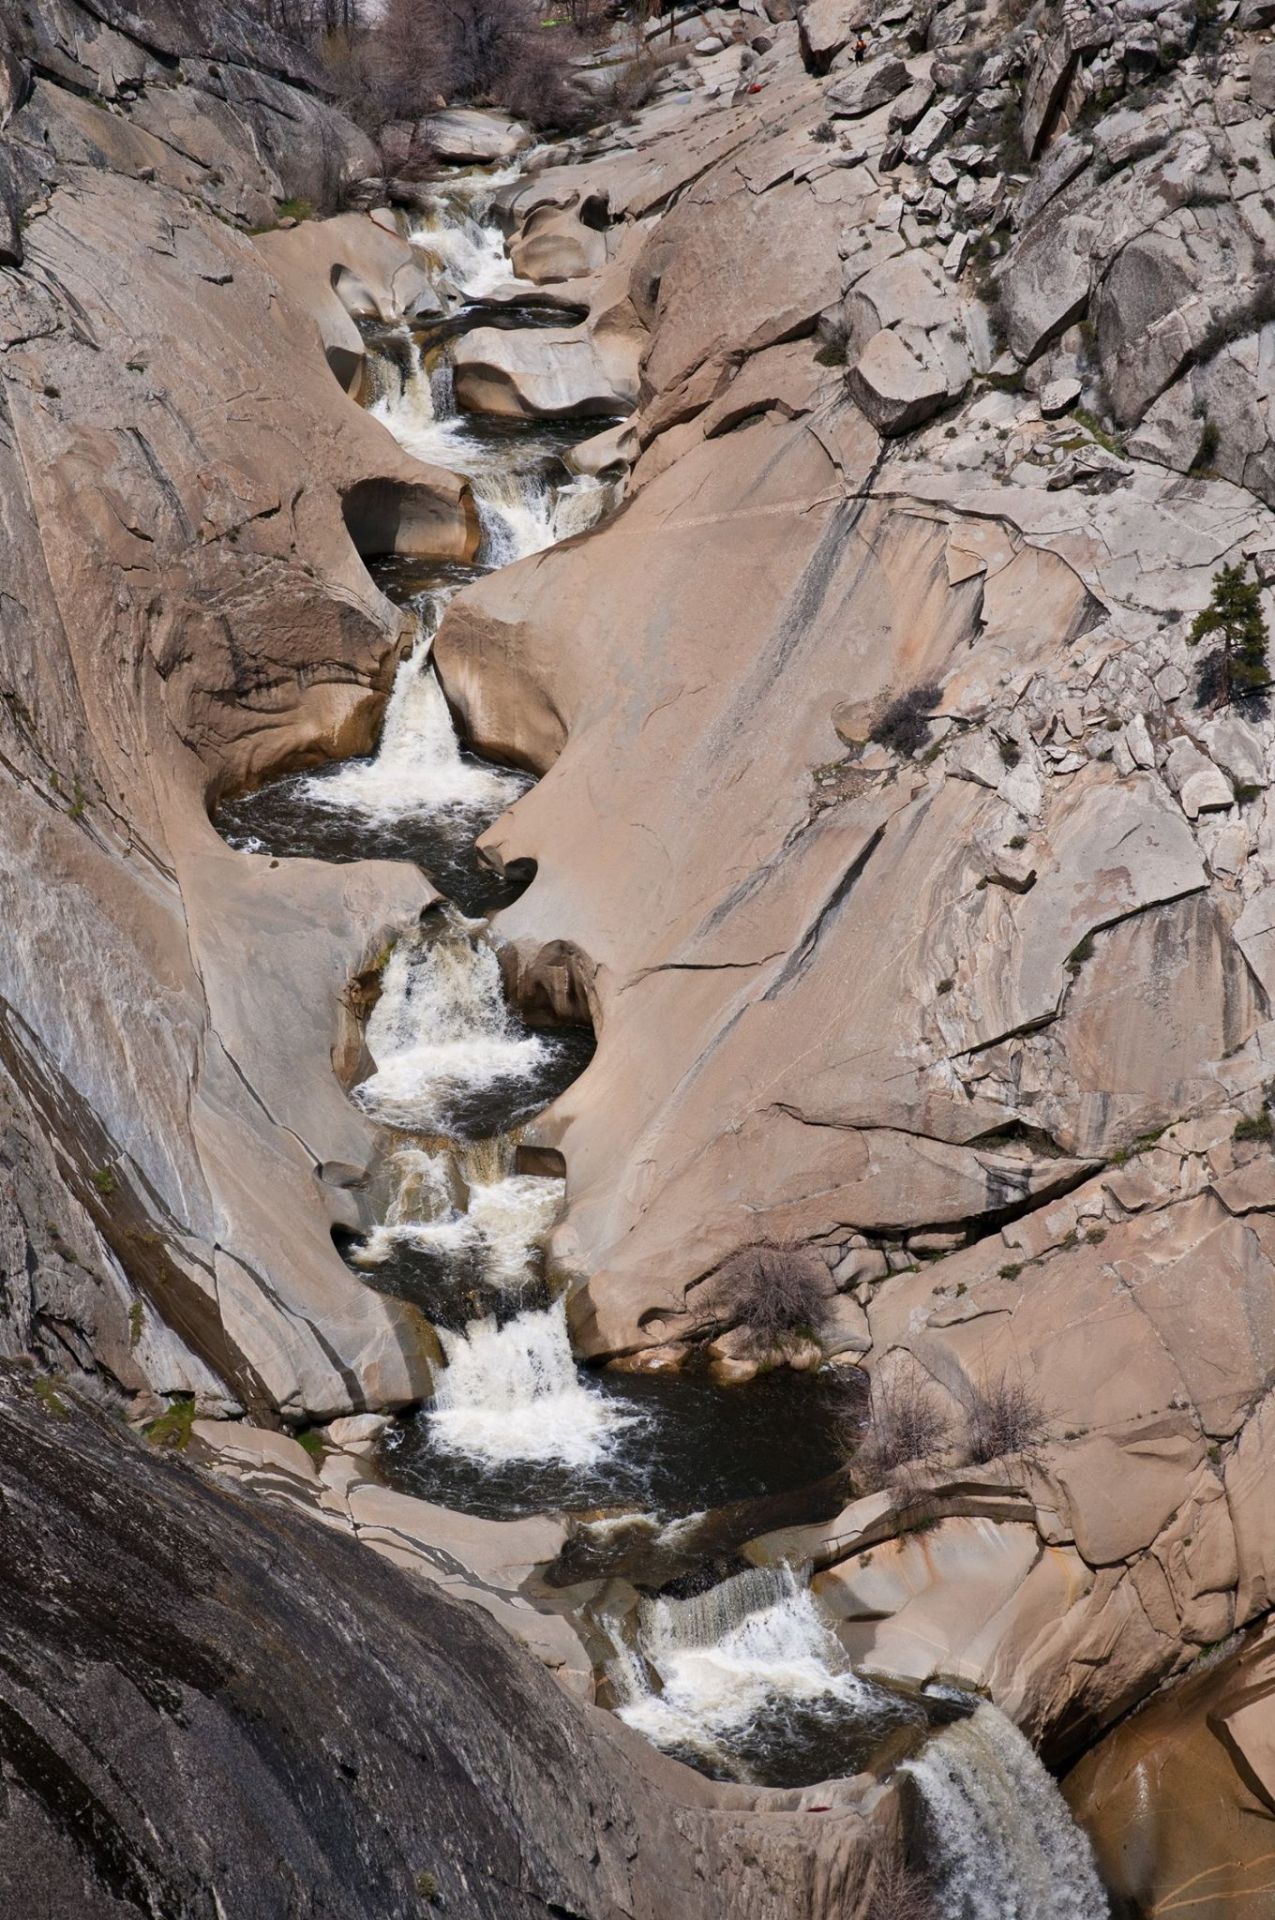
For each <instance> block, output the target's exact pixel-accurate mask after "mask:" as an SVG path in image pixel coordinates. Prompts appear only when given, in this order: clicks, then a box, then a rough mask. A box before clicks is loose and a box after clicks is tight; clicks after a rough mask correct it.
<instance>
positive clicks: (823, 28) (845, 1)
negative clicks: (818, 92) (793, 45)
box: [798, 0, 872, 72]
mask: <svg viewBox="0 0 1275 1920" xmlns="http://www.w3.org/2000/svg"><path fill="white" fill-rule="evenodd" d="M798 19H799V24H800V27H801V44H802V46H803V48H804V49H805V53H806V57H807V58H808V59H809V61H810V62H811V65H812V67H813V68H814V70H815V71H816V72H823V71H824V70H825V69H826V68H827V67H828V65H829V63H830V62H831V61H832V59H833V57H834V56H835V55H836V54H838V53H840V52H841V49H842V48H843V47H847V46H849V44H850V42H851V41H852V40H854V39H857V37H858V36H859V34H861V33H862V32H863V30H864V28H865V27H867V26H869V25H870V24H871V21H872V5H871V0H805V4H804V6H803V7H802V9H801V13H800V14H799V16H798Z"/></svg>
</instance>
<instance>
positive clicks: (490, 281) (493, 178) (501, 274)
mask: <svg viewBox="0 0 1275 1920" xmlns="http://www.w3.org/2000/svg"><path fill="white" fill-rule="evenodd" d="M520 171H521V169H520V168H518V167H508V168H504V169H502V170H500V171H497V172H492V173H472V174H464V175H457V176H456V177H455V178H454V179H452V180H450V181H449V182H448V183H447V185H446V186H445V187H440V188H439V190H438V191H437V192H436V193H434V194H433V195H432V196H431V198H430V200H429V202H428V203H427V204H426V205H425V206H424V207H423V208H422V209H421V212H420V215H419V219H418V222H417V225H416V226H414V227H413V228H412V230H411V231H410V232H409V234H408V236H407V239H408V244H409V246H412V247H415V248H416V249H417V251H418V252H419V253H421V254H423V255H424V257H425V261H426V264H427V265H428V266H429V268H430V269H431V277H432V278H433V280H434V284H435V288H436V290H437V291H438V292H440V293H443V294H448V295H450V296H451V297H452V298H453V299H454V300H484V299H491V298H492V297H493V296H494V295H497V294H508V293H514V292H517V290H518V289H519V288H520V287H526V288H527V289H528V291H531V290H532V288H531V283H530V282H529V281H526V280H520V279H519V278H518V276H517V274H516V273H515V272H514V270H513V268H512V267H511V265H510V263H509V255H508V254H507V253H506V251H505V243H504V239H503V237H502V235H501V232H500V229H499V227H497V226H495V225H493V224H492V222H491V219H490V215H491V209H492V203H493V201H494V200H495V197H496V194H497V192H498V191H499V189H500V188H501V187H503V186H508V185H510V184H511V183H512V182H513V181H515V180H516V179H517V178H518V176H519V173H520Z"/></svg>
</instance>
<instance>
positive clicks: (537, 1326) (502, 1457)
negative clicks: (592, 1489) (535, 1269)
mask: <svg viewBox="0 0 1275 1920" xmlns="http://www.w3.org/2000/svg"><path fill="white" fill-rule="evenodd" d="M438 1337H439V1339H440V1340H441V1341H442V1344H443V1351H444V1353H445V1354H446V1356H447V1365H446V1367H445V1368H444V1369H443V1372H442V1373H441V1375H440V1376H439V1380H438V1386H437V1390H436V1392H435V1396H434V1404H433V1407H432V1408H431V1410H430V1413H429V1416H428V1418H429V1422H430V1426H431V1427H432V1429H433V1432H434V1436H435V1438H436V1439H437V1441H438V1443H439V1444H440V1445H441V1446H443V1447H445V1448H447V1449H448V1451H450V1452H453V1453H463V1454H467V1455H468V1456H469V1457H470V1458H471V1459H476V1460H482V1461H486V1462H487V1463H489V1464H491V1465H498V1464H501V1463H504V1462H507V1461H512V1460H552V1461H555V1462H557V1463H559V1464H560V1465H562V1466H566V1467H588V1466H592V1465H593V1464H594V1463H595V1462H596V1461H598V1460H600V1459H601V1458H602V1457H603V1456H604V1455H605V1454H606V1453H607V1452H608V1451H609V1449H610V1447H611V1445H612V1444H613V1442H614V1439H615V1437H616V1435H617V1433H618V1432H619V1431H620V1430H621V1429H622V1428H624V1427H626V1426H629V1425H631V1424H632V1423H633V1419H634V1416H633V1415H632V1414H628V1413H625V1412H624V1411H622V1409H621V1408H620V1407H619V1406H618V1405H617V1403H616V1402H615V1401H614V1400H608V1399H605V1398H604V1397H603V1396H602V1395H601V1394H600V1393H598V1392H597V1390H596V1389H595V1388H592V1387H589V1386H587V1385H586V1384H585V1382H584V1380H583V1379H582V1378H581V1375H580V1371H579V1369H578V1368H577V1366H576V1363H575V1359H574V1357H573V1355H572V1352H571V1342H570V1339H569V1337H568V1334H567V1315H566V1303H565V1301H563V1300H556V1301H555V1302H554V1303H553V1305H552V1306H550V1307H548V1308H546V1309H544V1310H543V1311H540V1312H534V1311H529V1312H526V1313H520V1314H517V1315H516V1316H515V1317H514V1318H513V1319H512V1320H507V1321H506V1322H505V1324H504V1325H503V1326H497V1324H496V1321H495V1319H494V1318H493V1319H487V1320H474V1321H471V1322H470V1324H469V1326H468V1327H466V1329H465V1331H464V1333H463V1334H462V1333H449V1332H447V1331H446V1329H444V1328H440V1329H439V1335H438Z"/></svg>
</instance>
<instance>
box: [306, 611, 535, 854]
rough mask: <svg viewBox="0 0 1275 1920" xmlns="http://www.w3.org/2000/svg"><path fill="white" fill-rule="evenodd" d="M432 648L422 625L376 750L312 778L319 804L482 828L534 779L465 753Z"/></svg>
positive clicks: (309, 786)
mask: <svg viewBox="0 0 1275 1920" xmlns="http://www.w3.org/2000/svg"><path fill="white" fill-rule="evenodd" d="M450 597H451V595H450V593H449V594H448V595H447V598H450ZM438 598H439V599H441V598H442V596H441V595H439V596H438ZM438 612H439V614H440V615H441V608H439V609H438ZM433 624H434V625H437V619H435V621H434V623H433ZM431 646H432V635H431V632H430V630H429V626H428V624H427V623H422V629H421V633H420V637H419V638H418V640H417V642H416V645H415V646H414V648H413V649H412V652H411V654H410V655H409V656H408V658H407V659H406V660H404V662H403V663H402V665H401V666H400V667H399V670H398V672H397V674H396V675H395V679H394V686H393V689H392V690H391V693H390V698H389V703H388V705H387V707H386V710H385V721H384V724H383V726H382V729H381V740H380V745H379V746H378V748H377V750H376V753H375V754H374V755H373V756H372V758H371V759H370V760H354V761H350V762H349V763H348V764H347V765H345V766H343V767H341V768H339V769H338V770H337V771H336V772H334V773H331V772H328V773H324V774H323V775H321V776H320V777H318V778H313V777H312V778H310V779H308V780H307V781H306V782H305V783H304V791H305V793H306V795H307V797H308V798H309V799H310V800H312V801H313V802H314V803H315V804H316V805H317V806H321V807H328V808H334V809H341V810H344V811H352V812H358V813H361V814H363V815H365V816H366V817H367V818H368V820H369V821H389V820H395V819H401V818H403V817H404V816H405V815H407V814H412V813H433V814H439V815H442V814H455V815H459V816H474V832H475V833H477V832H479V831H481V826H482V825H483V824H485V823H486V822H487V821H489V820H491V819H494V818H495V816H496V815H497V814H499V813H503V811H504V809H505V808H506V807H508V806H511V805H512V804H513V802H514V801H515V800H516V799H517V798H518V796H519V794H521V793H525V792H526V791H527V788H528V787H529V786H530V785H531V780H530V777H529V776H527V775H523V774H517V773H511V772H509V771H508V770H507V769H503V768H501V769H497V768H495V767H488V766H484V765H483V764H482V762H481V761H478V760H474V759H472V758H469V757H467V756H466V755H465V754H463V753H462V752H461V747H460V742H459V740H458V739H457V737H456V728H455V726H454V724H453V722H452V716H451V713H450V711H449V709H448V706H447V701H446V698H445V697H444V694H443V689H442V688H441V687H440V686H439V684H438V678H437V675H436V674H435V672H434V668H433V664H432V661H431V657H430V649H431Z"/></svg>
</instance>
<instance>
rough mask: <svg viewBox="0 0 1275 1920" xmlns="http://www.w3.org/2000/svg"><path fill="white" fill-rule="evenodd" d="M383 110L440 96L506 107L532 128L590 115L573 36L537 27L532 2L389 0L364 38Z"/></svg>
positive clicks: (406, 109) (415, 106)
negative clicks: (577, 75) (576, 72)
mask: <svg viewBox="0 0 1275 1920" xmlns="http://www.w3.org/2000/svg"><path fill="white" fill-rule="evenodd" d="M370 39H371V42H372V59H373V64H374V66H375V68H376V73H377V82H378V88H379V91H380V92H381V94H382V96H383V98H384V101H385V103H386V106H387V109H388V110H389V111H390V112H392V113H394V114H397V115H401V116H403V117H406V118H413V117H415V115H417V114H419V113H422V112H424V111H426V110H427V109H428V108H430V107H432V106H433V105H434V104H435V102H436V101H437V100H439V99H445V100H449V101H468V102H472V103H475V104H479V105H499V106H502V107H507V108H509V110H510V111H511V112H513V113H515V114H517V115H518V116H519V117H520V118H521V119H524V120H526V121H528V122H529V124H530V125H532V126H534V127H536V128H548V127H555V128H565V129H568V130H569V129H571V128H572V127H575V126H577V125H580V124H582V122H583V120H584V119H586V118H587V117H588V111H589V105H588V102H587V99H586V98H585V96H584V95H583V94H582V92H581V90H580V88H579V87H578V86H577V85H576V84H575V81H574V77H573V73H572V68H571V55H572V53H574V52H576V51H578V48H579V42H578V41H577V40H576V38H575V36H574V34H572V33H571V32H570V31H569V30H565V29H563V28H546V27H544V26H542V25H541V18H540V8H539V7H538V6H537V5H536V4H535V0H387V4H386V7H385V10H384V13H383V15H382V17H381V19H380V22H379V24H378V26H377V27H376V28H375V29H374V31H373V33H372V34H371V36H370Z"/></svg>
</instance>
